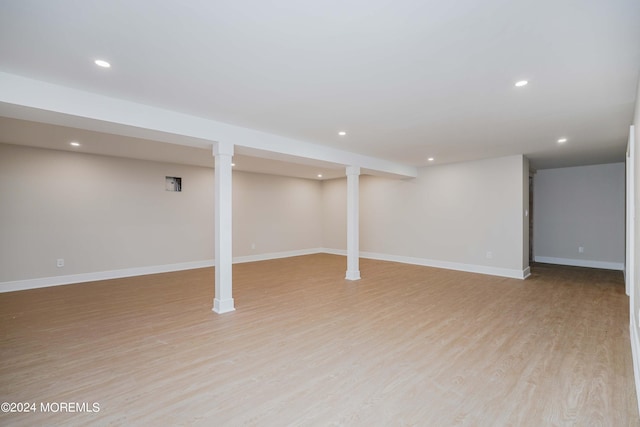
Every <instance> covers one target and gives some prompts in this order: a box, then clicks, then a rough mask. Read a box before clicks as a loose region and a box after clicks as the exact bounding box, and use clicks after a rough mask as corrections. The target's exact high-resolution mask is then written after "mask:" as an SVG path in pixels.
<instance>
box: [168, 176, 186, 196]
mask: <svg viewBox="0 0 640 427" xmlns="http://www.w3.org/2000/svg"><path fill="white" fill-rule="evenodd" d="M165 189H166V190H167V191H178V192H180V191H182V178H180V177H178V176H168V177H166V179H165Z"/></svg>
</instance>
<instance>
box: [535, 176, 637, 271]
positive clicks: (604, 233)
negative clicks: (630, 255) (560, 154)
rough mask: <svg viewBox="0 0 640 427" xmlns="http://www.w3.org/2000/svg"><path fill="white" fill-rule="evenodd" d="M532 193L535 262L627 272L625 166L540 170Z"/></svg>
mask: <svg viewBox="0 0 640 427" xmlns="http://www.w3.org/2000/svg"><path fill="white" fill-rule="evenodd" d="M533 192H534V202H533V207H534V217H533V220H534V227H533V230H534V239H533V244H534V253H535V260H536V261H539V262H549V263H555V264H567V265H579V266H587V267H597V268H610V269H616V270H623V269H624V261H625V253H624V251H625V237H624V233H625V165H624V163H612V164H605V165H592V166H580V167H571V168H560V169H546V170H539V171H538V172H537V173H536V175H535V177H534V190H533ZM579 246H582V247H583V248H584V253H579V251H578V247H579Z"/></svg>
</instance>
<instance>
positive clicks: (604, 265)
mask: <svg viewBox="0 0 640 427" xmlns="http://www.w3.org/2000/svg"><path fill="white" fill-rule="evenodd" d="M534 260H535V262H542V263H545V264H560V265H570V266H573V267H589V268H601V269H603V270H620V271H624V263H622V262H608V261H591V260H588V259H571V258H555V257H548V256H536V257H534Z"/></svg>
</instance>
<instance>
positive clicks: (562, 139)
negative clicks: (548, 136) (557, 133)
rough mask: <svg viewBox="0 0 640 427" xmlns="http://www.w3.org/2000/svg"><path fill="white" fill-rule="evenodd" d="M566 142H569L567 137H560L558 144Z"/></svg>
mask: <svg viewBox="0 0 640 427" xmlns="http://www.w3.org/2000/svg"><path fill="white" fill-rule="evenodd" d="M565 142H567V138H564V137H562V138H560V139H558V144H564V143H565Z"/></svg>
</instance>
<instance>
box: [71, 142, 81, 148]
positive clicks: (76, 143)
mask: <svg viewBox="0 0 640 427" xmlns="http://www.w3.org/2000/svg"><path fill="white" fill-rule="evenodd" d="M69 145H71V146H72V147H80V143H79V142H75V141H73V142H70V143H69Z"/></svg>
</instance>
